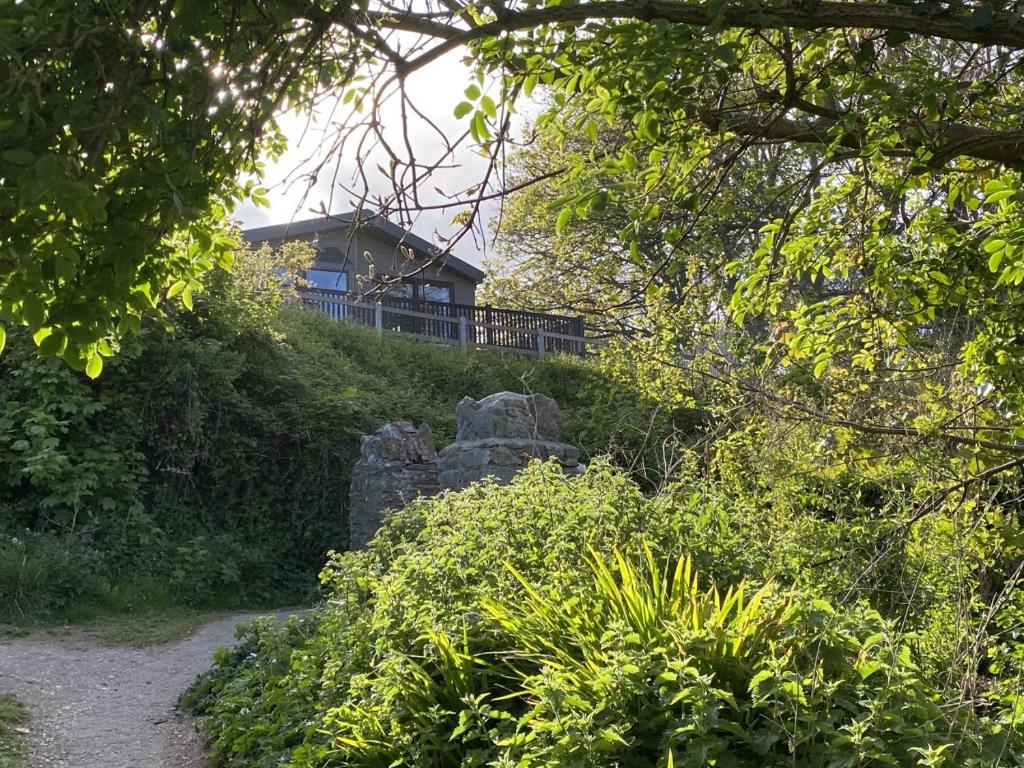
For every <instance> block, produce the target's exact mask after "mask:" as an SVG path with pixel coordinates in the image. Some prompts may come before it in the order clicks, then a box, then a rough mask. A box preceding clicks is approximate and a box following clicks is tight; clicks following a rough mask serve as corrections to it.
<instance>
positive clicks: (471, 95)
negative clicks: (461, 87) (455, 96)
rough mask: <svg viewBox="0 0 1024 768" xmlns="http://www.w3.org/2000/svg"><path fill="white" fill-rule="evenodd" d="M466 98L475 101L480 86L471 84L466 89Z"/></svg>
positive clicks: (477, 97) (478, 94)
mask: <svg viewBox="0 0 1024 768" xmlns="http://www.w3.org/2000/svg"><path fill="white" fill-rule="evenodd" d="M465 93H466V98H467V99H469V100H470V101H476V100H477V99H479V98H480V88H479V87H478V86H477V85H475V84H474V85H471V86H469V88H467V89H466V91H465Z"/></svg>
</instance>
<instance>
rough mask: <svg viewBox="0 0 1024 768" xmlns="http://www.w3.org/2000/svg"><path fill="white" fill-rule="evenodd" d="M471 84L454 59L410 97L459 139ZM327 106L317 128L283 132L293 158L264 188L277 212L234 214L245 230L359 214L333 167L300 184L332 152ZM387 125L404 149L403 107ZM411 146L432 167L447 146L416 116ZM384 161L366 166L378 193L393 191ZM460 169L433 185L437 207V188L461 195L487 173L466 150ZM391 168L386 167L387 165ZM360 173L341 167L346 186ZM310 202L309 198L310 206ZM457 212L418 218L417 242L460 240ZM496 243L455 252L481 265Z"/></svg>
mask: <svg viewBox="0 0 1024 768" xmlns="http://www.w3.org/2000/svg"><path fill="white" fill-rule="evenodd" d="M471 82H472V77H471V75H470V72H469V70H468V69H467V68H466V67H465V66H464V65H463V64H462V62H461V59H460V55H458V54H451V55H449V56H446V57H444V58H442V59H439V60H438V61H436V62H434V63H433V64H431V65H430V66H429V67H427V68H426V69H424V70H422V71H419V72H416V73H414V74H413V75H412V76H411V77H410V79H409V82H408V92H409V93H410V94H412V95H413V99H414V101H415V103H416V105H417V107H418V108H419V109H420V110H421V111H422V112H423V113H424V115H425V116H427V117H428V118H429V119H430V120H431V121H433V122H434V123H435V124H436V125H437V126H439V127H440V128H442V129H443V130H444V131H445V134H446V135H447V136H449V137H453V136H457V135H459V134H461V133H462V132H464V131H465V130H466V119H465V118H463V119H462V120H456V118H455V116H454V114H453V111H454V109H455V106H456V104H458V103H459V102H460V101H464V100H465V96H464V95H463V91H464V89H465V88H466V87H467V86H468V85H469V84H470V83H471ZM327 111H328V109H327V107H326V106H324V107H321V108H320V109H319V110H318V111H317V113H316V114H315V115H314V121H313V122H310V120H309V117H308V115H295V114H288V115H285V116H283V117H282V119H281V121H280V122H281V125H282V128H283V130H284V132H285V134H286V136H287V137H288V144H289V149H288V151H287V152H286V153H285V154H284V155H283V156H282V157H281V159H280V160H278V161H277V162H275V163H270V162H269V161H268V162H267V167H266V172H265V177H264V179H263V186H264V187H265V188H266V189H267V190H268V197H269V199H270V207H269V208H263V207H255V206H253V205H252V204H251V203H246V204H244V205H242V206H240V207H239V209H238V210H237V211H236V212H235V213H236V218H238V219H239V220H240V221H241V223H242V225H243V227H256V226H263V225H266V224H283V223H287V222H289V221H295V220H301V219H307V218H313V217H315V216H317V215H320V211H321V210H323V209H326V210H328V211H329V212H330V213H343V212H347V211H350V210H352V209H353V208H354V205H353V200H352V197H351V195H349V194H346V193H344V192H343V191H342V190H340V189H338V188H337V187H336V186H335V185H334V184H333V183H332V179H331V178H330V177H331V176H332V173H333V168H334V165H333V164H331V165H330V166H329V168H330V169H331V171H332V172H331V173H329V172H324V173H322V174H321V175H320V177H319V178H318V179H317V182H316V183H315V184H314V185H313V186H312V187H310V185H309V182H308V180H307V179H304V178H300V177H301V174H302V171H303V169H307V170H308V169H309V168H310V166H311V162H310V160H311V159H312V160H314V161H315V160H316V159H320V158H323V157H324V156H325V155H326V154H327V153H326V151H325V150H326V147H324V145H325V143H329V140H330V135H331V132H332V131H331V123H330V120H329V119H328V117H327ZM383 118H384V119H383V123H384V125H385V126H387V128H386V133H387V135H388V136H389V141H391V140H392V139H393V140H394V141H396V142H398V143H401V137H402V134H401V130H400V123H401V115H400V113H399V112H398V108H397V105H394V104H392V105H388V106H386V107H385V110H384V114H383ZM410 140H411V144H412V147H413V151H414V153H415V155H416V156H417V158H422V159H423V160H429V159H432V158H434V157H435V156H436V155H437V154H438V152H439V150H440V149H441V148H442V146H443V145H442V144H441V143H440V141H439V140H438V137H437V135H436V133H434V131H433V130H432V129H431V128H430V127H429V126H428V124H427V123H425V122H424V121H423V120H421V119H419V118H416V117H415V116H414V115H413V116H412V117H411V119H410ZM384 157H385V155H384V153H383V151H382V150H379V151H377V152H374V153H372V154H371V155H370V157H369V158H368V160H367V162H366V164H365V165H366V167H367V168H369V169H372V170H370V172H369V177H370V185H371V193H372V194H381V193H385V192H387V191H389V190H390V185H389V183H388V182H387V180H386V178H385V176H384V175H383V174H382V173H381V171H379V170H378V169H377V165H378V163H381V162H382V160H383V159H384ZM455 160H456V163H455V164H457V166H458V167H456V168H452V169H445V170H442V171H440V172H438V173H437V174H436V175H435V176H433V177H432V178H431V180H430V182H429V183H428V184H427V185H426V188H427V189H428V190H430V191H429V194H428V198H429V199H430V202H431V203H437V202H441V200H442V198H441V197H440V195H439V194H438V193H437V192H434V191H433V190H434V188H435V187H440V188H441V189H442V190H443V191H444V192H446V193H449V194H450V193H454V192H456V191H458V190H462V189H465V188H467V187H469V186H471V185H473V184H476V183H478V182H479V181H480V180H481V178H482V175H483V172H484V170H485V168H486V164H485V161H484V160H483V158H481V157H480V156H479V155H478V154H476V153H475V151H474V150H473V149H472V147H469V146H466V147H462V148H461V151H459V152H458V155H457V156H456V158H455ZM382 164H385V165H386V163H382ZM356 168H357V163H356V158H355V157H354V156H345V157H342V158H341V160H340V167H339V173H338V177H339V180H343V181H348V182H350V183H351V182H352V181H353V174H354V172H355V170H356ZM304 198H305V199H304ZM497 210H498V209H497V205H496V204H490V205H489V207H488V208H487V209H486V210H485V211H484V217H485V220H486V219H490V218H491V217H492V216H494V215H496V213H497ZM456 212H457V210H447V211H424V212H422V213H420V214H418V216H417V218H416V221H415V223H414V224H413V227H412V230H413V232H415V233H416V234H417V235H420V236H421V237H423V238H425V239H427V240H430V241H431V242H435V243H436V242H438V239H437V237H436V235H437V234H439V235H440V236H441V237H448V236H451V235H454V234H455V233H456V232H457V230H458V229H459V227H458V226H457V225H455V224H453V223H452V221H451V219H452V217H453V215H454V214H455V213H456ZM490 245H491V244H490V240H489V239H487V240H482V239H481V238H480V237H479V236H477V237H475V238H474V237H472V236H466V237H464V238H463V239H462V240H461V241H460V242H459V243H457V244H456V246H455V247H454V249H453V252H454V253H455V255H456V256H458V257H460V258H462V259H464V260H466V261H468V262H470V263H472V264H475V265H477V266H479V265H480V264H481V263H482V261H483V259H484V258H487V257H489V255H490V253H489V249H490Z"/></svg>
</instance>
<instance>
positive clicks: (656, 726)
mask: <svg viewBox="0 0 1024 768" xmlns="http://www.w3.org/2000/svg"><path fill="white" fill-rule="evenodd" d="M691 490H692V489H691ZM705 491H706V492H705V494H704V495H703V497H700V498H698V497H697V496H695V493H694V492H692V493H691V494H690V495H689V496H687V495H685V494H684V493H683V490H682V488H681V487H678V488H676V489H673V490H672V491H670V492H666V493H663V494H660V495H658V496H655V497H654V498H645V496H644V495H643V494H642V493H641V492H640V489H639V488H638V486H637V485H636V484H635V483H634V482H633V481H632V480H630V479H629V478H628V477H626V476H625V475H624V474H623V473H622V472H620V471H618V470H615V469H613V468H612V467H610V466H609V465H608V464H606V463H602V462H595V463H593V464H592V465H591V467H590V469H589V471H588V472H587V474H586V475H584V476H582V477H579V478H574V479H566V478H564V477H562V475H561V473H560V472H559V470H558V469H557V467H554V466H551V465H540V464H534V465H532V466H531V467H530V469H529V470H528V471H527V472H526V473H524V474H523V475H521V476H520V477H518V478H517V479H516V480H515V481H514V482H513V483H512V484H511V485H509V486H507V487H497V486H493V485H489V484H483V485H478V486H474V487H471V488H469V489H467V490H466V491H463V492H461V493H458V494H448V495H446V496H443V497H441V498H438V499H436V500H432V501H421V502H417V503H414V504H411V505H410V506H408V507H407V508H406V509H405V510H403V511H401V512H399V513H396V514H393V515H391V516H389V517H388V518H387V519H386V521H385V524H384V527H383V528H382V530H381V532H380V533H379V534H378V536H377V538H376V539H375V541H374V542H373V543H372V545H371V548H370V550H369V551H368V552H360V553H347V554H343V555H336V556H334V557H332V559H331V562H330V563H329V565H328V567H327V568H326V569H325V570H324V572H323V574H322V580H323V582H324V585H325V588H326V597H327V600H326V603H325V606H324V608H323V610H322V612H321V614H320V616H319V618H318V620H317V622H316V625H315V629H314V628H312V627H310V628H309V629H310V631H311V634H309V635H308V636H305V637H304V636H302V634H301V633H296V632H295V631H294V629H286V630H283V631H282V632H274V631H273V630H271V629H270V628H268V627H260V628H258V629H257V632H256V634H257V635H258V637H259V639H258V641H257V645H260V644H262V646H263V647H267V648H272V649H273V651H272V653H269V654H267V657H266V659H265V660H263V659H261V657H260V651H259V649H258V647H254V646H250V649H249V650H250V652H249V653H244V654H238V655H235V656H232V657H230V658H229V657H222V658H221V659H220V662H221V663H220V665H219V666H218V667H216V668H215V669H214V671H213V672H212V673H211V675H210V676H208V677H206V678H204V679H203V680H201V682H200V683H199V684H198V688H197V689H195V690H197V691H202V695H201V696H197V697H196V699H195V700H194V703H195V709H196V711H198V712H200V713H202V714H205V715H206V719H205V727H206V729H207V733H208V734H209V736H210V738H211V744H212V747H213V752H214V756H215V758H216V759H217V760H218V761H219V762H220V764H223V765H227V766H233V767H235V766H237V767H240V766H263V765H267V766H269V765H273V764H278V762H277V761H280V760H282V759H283V757H282V756H284V755H290V758H289V759H290V760H291V762H290V763H289V764H290V765H294V766H298V767H300V768H311V767H312V766H328V765H331V766H334V765H346V766H390V765H416V766H445V765H452V766H471V765H481V766H482V765H496V766H505V765H508V766H512V765H538V766H565V765H579V766H620V765H635V766H658V765H668V764H669V761H670V759H671V761H672V764H675V765H707V764H711V763H713V764H716V765H754V764H756V765H766V766H776V765H777V766H783V765H786V766H792V765H796V766H800V767H801V768H804V767H809V766H815V767H816V766H853V765H871V764H879V765H880V764H889V765H906V766H911V765H919V764H927V765H941V764H944V763H945V764H949V765H978V766H980V765H982V764H991V762H986V761H990V760H991V759H994V756H996V755H998V754H999V753H1000V750H1005V755H1006V756H1008V757H1010V758H1012V759H1024V754H1021V753H1020V749H1021V746H1020V744H1019V743H1018V742H1017V741H1016V736H1015V734H1014V733H1013V731H1012V729H1005V728H1004V729H1003V731H1002V732H1001V733H999V732H998V728H997V727H996V726H995V725H993V723H992V722H990V721H989V720H985V719H983V718H981V717H979V716H978V715H976V714H975V713H974V712H972V711H971V709H970V707H969V706H967V705H964V704H961V703H959V700H958V696H957V695H956V693H955V692H954V693H950V694H947V693H945V692H944V690H945V689H944V688H943V687H942V685H941V684H940V682H939V680H938V679H936V678H932V677H929V675H928V673H927V670H924V669H922V668H920V666H919V665H918V664H917V662H916V660H915V654H914V651H913V649H912V647H911V646H910V645H908V643H907V638H906V637H905V636H904V635H903V634H902V632H901V630H900V629H899V627H898V625H897V624H894V623H893V622H891V621H889V620H888V619H886V618H885V617H883V616H882V615H881V614H880V613H879V612H878V611H876V610H873V609H872V608H870V607H869V606H867V605H865V604H864V603H863V602H862V601H860V602H854V603H852V604H848V605H845V606H843V607H834V606H833V604H832V603H831V602H830V601H829V600H827V599H824V597H823V596H822V595H823V594H838V593H840V592H842V591H843V590H845V589H847V588H848V587H849V584H848V583H847V584H835V585H833V586H832V588H831V589H830V590H828V591H825V592H823V591H822V590H820V589H818V588H816V587H815V588H809V587H807V586H804V585H803V584H801V583H800V581H799V580H787V581H788V583H786V582H780V581H776V580H773V579H771V578H770V576H771V574H770V571H771V570H773V569H774V568H775V567H776V561H775V560H774V558H773V557H772V554H771V553H768V552H762V557H761V558H760V561H757V558H756V553H748V557H747V559H746V560H745V563H746V564H747V565H745V566H744V567H743V569H742V570H744V571H746V576H747V579H748V581H747V583H744V582H743V580H742V578H740V577H732V578H727V579H726V580H727V581H728V582H729V583H731V584H732V587H731V589H730V588H728V587H725V586H723V588H722V589H721V590H719V589H717V588H715V587H714V586H706V587H698V580H697V577H696V575H695V573H696V571H699V568H696V569H695V568H694V564H695V563H701V562H705V561H706V560H707V559H708V558H707V553H706V552H702V551H699V550H695V549H692V546H693V544H694V543H695V542H698V541H702V540H704V541H707V540H710V538H706V530H707V529H706V528H705V529H704V531H705V532H702V531H701V526H705V525H707V523H706V522H705V521H703V519H702V515H703V514H704V512H705V511H706V508H707V507H708V506H714V505H716V504H717V505H721V506H725V505H726V504H727V497H725V498H716V497H715V495H714V492H715V491H714V489H713V488H705ZM759 525H760V524H757V525H755V526H754V528H753V530H754V531H756V530H758V529H759ZM729 529H732V532H731V533H729V532H728V531H729ZM720 530H722V529H721V528H720ZM725 530H726V532H727V535H726V539H727V540H731V542H732V543H733V544H736V545H738V543H739V542H746V544H747V546H748V547H749V545H750V538H749V536H750V535H751V532H750V531H746V530H743V524H742V521H741V519H740V518H738V517H733V518H732V519H730V520H729V521H728V522H727V524H726V529H725ZM730 537H731V538H730ZM730 546H731V545H730ZM721 551H724V550H721ZM690 552H692V555H693V556H692V558H690V557H689V556H688V553H690ZM725 565H726V566H727V565H728V564H725ZM724 570H728V568H727V567H726V568H724ZM786 576H787V574H786V572H785V570H782V571H780V573H779V578H780V579H786ZM268 723H272V724H274V728H273V729H271V730H267V729H265V728H264V727H263V726H264V725H265V724H268ZM253 728H257V729H259V730H258V732H259V733H260V734H261V736H260V738H259V739H258V740H254V739H252V738H251V737H250V736H249V733H250V732H251V730H252V729H253ZM1007 739H1009V741H1007ZM670 756H671V758H670ZM922 761H924V762H923V763H922Z"/></svg>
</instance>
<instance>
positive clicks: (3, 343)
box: [0, 325, 7, 352]
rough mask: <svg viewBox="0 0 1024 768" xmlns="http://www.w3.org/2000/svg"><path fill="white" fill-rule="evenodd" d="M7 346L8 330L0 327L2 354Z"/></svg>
mask: <svg viewBox="0 0 1024 768" xmlns="http://www.w3.org/2000/svg"><path fill="white" fill-rule="evenodd" d="M5 346H7V329H6V328H4V327H3V326H2V325H0V352H3V351H4V347H5Z"/></svg>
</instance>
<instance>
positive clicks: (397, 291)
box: [388, 283, 412, 299]
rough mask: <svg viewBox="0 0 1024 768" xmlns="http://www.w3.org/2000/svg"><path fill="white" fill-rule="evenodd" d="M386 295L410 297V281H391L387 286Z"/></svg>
mask: <svg viewBox="0 0 1024 768" xmlns="http://www.w3.org/2000/svg"><path fill="white" fill-rule="evenodd" d="M388 296H394V297H395V298H399V299H411V298H412V283H391V285H389V286H388Z"/></svg>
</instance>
